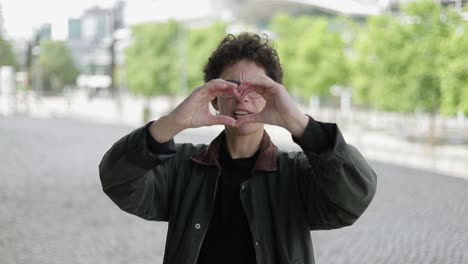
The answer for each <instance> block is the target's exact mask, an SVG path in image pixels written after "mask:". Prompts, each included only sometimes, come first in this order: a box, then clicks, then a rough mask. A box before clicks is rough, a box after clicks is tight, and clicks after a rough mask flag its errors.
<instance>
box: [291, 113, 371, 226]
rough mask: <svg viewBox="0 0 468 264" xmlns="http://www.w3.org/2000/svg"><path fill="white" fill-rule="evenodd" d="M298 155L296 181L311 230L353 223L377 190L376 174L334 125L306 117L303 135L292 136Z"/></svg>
mask: <svg viewBox="0 0 468 264" xmlns="http://www.w3.org/2000/svg"><path fill="white" fill-rule="evenodd" d="M293 140H294V141H295V142H296V143H297V144H298V145H299V146H300V147H301V148H302V150H303V152H304V154H305V155H300V158H299V161H298V166H299V167H300V169H299V171H300V173H299V175H298V183H299V190H300V195H301V197H302V199H303V201H304V204H305V209H306V216H307V221H308V223H309V227H310V229H311V230H318V229H333V228H340V227H344V226H349V225H351V224H353V223H354V222H355V221H356V220H357V219H358V218H359V216H360V215H361V214H362V213H364V211H365V210H366V208H367V207H368V206H369V204H370V202H371V201H372V198H373V197H374V194H375V192H376V183H377V176H376V174H375V172H374V170H373V169H372V168H371V167H370V166H369V164H368V163H367V162H366V160H365V159H364V158H363V156H362V155H361V154H360V153H359V151H358V150H357V149H356V148H355V147H353V146H351V145H349V144H347V143H346V142H345V140H344V139H343V136H342V135H341V132H340V131H339V129H338V127H337V126H336V124H331V123H322V122H317V121H315V120H314V119H313V118H311V117H309V122H308V125H307V128H306V130H305V132H304V134H303V136H302V137H301V138H300V139H298V138H293Z"/></svg>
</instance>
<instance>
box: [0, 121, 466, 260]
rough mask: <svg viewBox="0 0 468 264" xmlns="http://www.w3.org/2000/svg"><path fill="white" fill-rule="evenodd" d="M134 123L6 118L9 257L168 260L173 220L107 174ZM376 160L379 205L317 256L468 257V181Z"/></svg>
mask: <svg viewBox="0 0 468 264" xmlns="http://www.w3.org/2000/svg"><path fill="white" fill-rule="evenodd" d="M131 130H132V128H129V127H123V126H109V125H97V124H91V123H86V122H80V121H72V120H38V119H30V118H26V117H16V118H6V117H0V150H1V151H0V263H2V264H3V263H5V264H10V263H21V264H22V263H28V264H29V263H35V264H41V263H47V264H54V263H60V264H63V263H67V264H68V263H161V262H162V261H161V259H162V254H163V249H164V242H165V232H166V224H165V223H157V222H147V221H144V220H140V219H138V218H136V217H134V216H131V215H128V214H126V213H124V212H122V211H120V209H118V208H117V207H116V206H114V204H113V203H112V202H111V201H110V200H109V199H108V198H107V197H106V196H105V195H104V193H103V192H102V191H101V187H100V183H99V180H98V171H97V166H98V163H99V161H100V159H101V157H102V155H103V154H104V152H105V151H106V150H107V149H108V148H109V147H110V145H111V144H112V143H113V142H114V141H116V140H117V139H118V138H120V137H121V136H123V135H124V134H125V133H127V132H129V131H131ZM188 136H190V137H191V139H192V140H193V139H195V140H197V141H204V140H208V139H207V138H206V135H203V134H202V133H198V134H197V133H192V134H190V135H188ZM183 139H184V137H182V138H181V140H183ZM372 165H373V166H374V168H375V170H376V171H377V173H378V175H379V186H378V192H377V195H376V197H375V200H374V202H373V203H372V205H371V206H370V208H369V209H368V211H367V212H366V213H365V214H364V215H363V217H362V218H361V219H360V220H359V221H358V222H357V223H356V224H355V225H354V226H352V227H348V228H344V229H341V230H335V231H326V232H314V233H313V234H312V235H313V240H314V244H315V254H316V260H317V263H319V264H320V263H322V264H323V263H327V264H329V263H330V264H334V263H343V264H344V263H346V264H349V263H351V264H352V263H356V264H358V263H359V264H361V263H364V264H367V263H372V264H374V263H384V264H385V263H444V264H445V263H454V264H463V263H468V203H467V201H468V180H464V179H458V178H453V177H446V176H442V175H436V174H432V173H428V172H423V171H416V170H411V169H406V168H402V167H395V166H389V165H385V164H381V163H375V162H372Z"/></svg>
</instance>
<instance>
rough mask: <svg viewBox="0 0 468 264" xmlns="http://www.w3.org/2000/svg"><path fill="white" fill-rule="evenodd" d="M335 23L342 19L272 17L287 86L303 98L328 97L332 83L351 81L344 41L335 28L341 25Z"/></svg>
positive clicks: (344, 83) (339, 83) (342, 84)
mask: <svg viewBox="0 0 468 264" xmlns="http://www.w3.org/2000/svg"><path fill="white" fill-rule="evenodd" d="M336 22H339V21H338V20H333V19H325V18H312V17H307V16H302V17H299V18H293V17H290V16H288V15H284V14H283V15H278V16H276V17H274V19H273V20H272V23H271V29H272V30H273V31H274V32H275V33H276V34H277V37H278V38H277V40H276V43H277V46H278V47H277V49H278V53H279V55H280V57H281V62H282V65H283V66H284V71H285V77H284V83H285V86H286V87H288V88H289V89H291V90H292V91H293V92H294V93H296V94H297V95H299V96H301V97H303V98H309V97H310V96H313V95H320V96H328V95H330V88H331V87H332V86H333V85H341V86H344V85H346V84H347V83H348V80H347V77H348V71H349V70H348V65H347V62H346V57H345V54H344V52H345V43H344V41H343V39H342V38H341V35H340V32H339V31H336V30H333V28H334V27H336V25H340V23H336ZM332 24H333V25H332Z"/></svg>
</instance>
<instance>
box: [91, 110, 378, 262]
mask: <svg viewBox="0 0 468 264" xmlns="http://www.w3.org/2000/svg"><path fill="white" fill-rule="evenodd" d="M148 125H149V124H148ZM148 133H149V132H148V130H147V127H142V128H139V129H136V130H135V131H133V132H132V133H130V134H129V135H127V136H125V137H123V138H122V139H120V140H119V141H117V142H116V143H115V144H114V145H113V146H112V148H111V149H110V150H109V151H108V152H107V153H106V154H105V155H104V158H103V160H102V162H101V164H100V165H99V171H100V178H101V182H102V186H103V190H104V192H105V193H106V194H107V195H108V196H109V197H110V198H111V199H112V200H113V201H114V202H115V203H116V204H117V205H118V206H119V207H120V208H121V209H122V210H124V211H126V212H128V213H131V214H134V215H137V216H139V217H142V218H144V219H147V220H155V221H168V222H169V226H168V233H167V240H166V248H165V254H164V262H163V263H164V264H182V263H183V264H196V261H197V258H198V254H199V251H200V248H201V245H202V242H203V239H204V236H205V234H206V232H207V230H208V226H209V223H210V219H211V214H212V208H213V205H214V198H215V195H216V189H217V182H218V178H219V175H220V172H221V169H220V167H219V163H218V157H219V153H218V151H219V146H220V144H221V142H222V141H221V139H222V137H221V135H220V136H218V137H217V138H216V139H214V140H213V142H212V143H211V144H210V145H208V146H207V145H196V146H195V145H193V144H175V143H174V141H173V140H171V141H169V142H168V143H166V144H161V145H160V146H161V147H160V148H159V151H158V153H153V152H151V151H150V150H149V148H148V142H147V140H148V139H151V138H150V137H149V134H148ZM327 138H328V140H327ZM293 140H294V141H295V142H296V143H298V144H299V146H301V148H302V150H303V151H300V152H284V151H280V150H278V149H277V147H276V146H275V145H273V143H272V142H271V141H270V138H269V136H268V134H267V133H266V132H265V133H264V136H263V139H262V142H261V145H260V150H259V154H258V158H257V160H256V163H255V166H254V169H253V170H252V175H251V177H250V178H249V179H248V180H246V181H245V182H243V183H242V186H241V191H240V193H239V196H240V199H241V201H242V206H243V207H244V210H245V213H246V215H247V219H248V222H249V226H250V230H251V232H252V237H253V240H254V245H253V246H254V247H255V253H256V258H257V263H258V264H276V263H278V264H286V263H294V264H302V263H314V254H313V249H312V241H311V236H310V230H320V229H333V228H340V227H344V226H349V225H351V224H353V223H354V222H355V221H356V220H357V219H358V217H359V216H360V215H361V214H362V213H363V212H364V211H365V209H366V208H367V206H368V205H369V203H370V202H371V200H372V198H373V196H374V194H375V191H376V175H375V173H374V171H373V170H372V168H371V167H370V166H369V165H368V164H367V162H366V161H365V160H364V158H363V157H362V156H361V154H360V153H359V152H358V150H357V149H356V148H354V147H353V146H351V145H348V144H346V142H345V141H344V139H343V137H342V135H341V133H340V131H339V130H338V128H337V126H336V125H335V124H328V123H321V122H316V121H315V120H313V119H312V118H310V121H309V125H308V126H307V128H306V131H305V132H304V135H303V137H302V138H301V139H296V138H293Z"/></svg>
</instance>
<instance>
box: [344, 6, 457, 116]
mask: <svg viewBox="0 0 468 264" xmlns="http://www.w3.org/2000/svg"><path fill="white" fill-rule="evenodd" d="M460 23H461V19H460V16H459V15H458V14H456V13H455V12H453V11H451V10H450V9H443V8H441V7H440V6H439V5H438V4H436V3H435V2H433V1H420V2H415V3H410V4H409V5H408V6H406V7H405V8H404V12H403V14H402V15H401V16H398V17H390V16H377V17H373V18H371V19H370V20H369V21H368V25H367V28H365V30H364V34H362V36H361V37H360V38H359V39H358V40H357V41H356V43H355V47H354V55H355V57H354V61H353V63H354V64H353V66H354V67H353V69H355V71H354V74H353V78H352V81H353V88H354V94H355V98H356V99H357V100H358V101H359V102H361V103H363V104H367V105H369V106H372V107H375V108H378V109H383V110H392V111H403V112H413V111H417V110H422V111H425V112H429V113H433V114H434V113H436V112H438V111H439V110H440V109H441V107H442V106H443V105H445V106H443V108H444V109H446V112H447V113H448V112H453V109H451V105H452V104H453V103H457V102H456V99H455V98H457V97H458V95H459V94H460V92H455V91H458V90H457V89H458V88H456V87H462V86H463V82H465V81H464V77H463V71H466V66H465V67H463V66H462V65H461V64H463V59H461V60H460V61H459V65H455V63H454V62H453V61H452V60H451V59H448V58H454V57H455V56H458V55H455V54H466V51H462V50H461V49H460V48H458V46H457V45H460V44H462V43H460V42H461V41H462V39H461V38H457V37H454V33H455V32H456V29H457V27H459V26H460V25H461V24H460ZM444 43H445V44H444ZM448 53H451V54H452V55H450V54H448ZM465 61H466V59H465ZM465 65H466V63H465ZM453 71H458V72H453ZM457 74H458V75H457ZM444 76H445V77H444ZM455 76H459V77H456V78H455ZM454 78H455V79H454ZM465 83H466V82H465ZM465 86H466V85H465ZM460 89H461V88H460ZM452 91H453V92H452Z"/></svg>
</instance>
